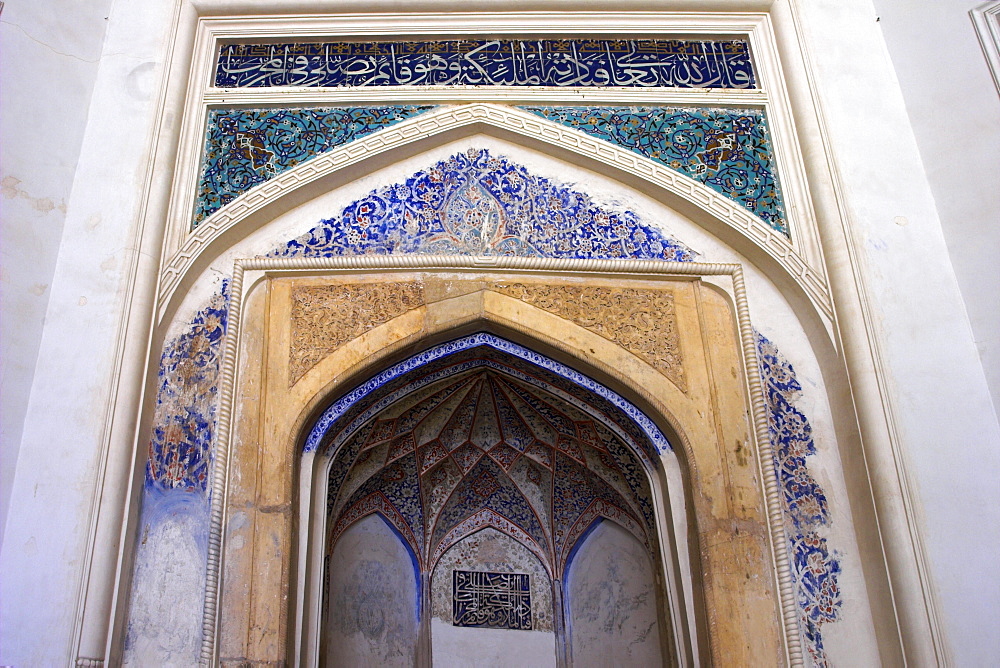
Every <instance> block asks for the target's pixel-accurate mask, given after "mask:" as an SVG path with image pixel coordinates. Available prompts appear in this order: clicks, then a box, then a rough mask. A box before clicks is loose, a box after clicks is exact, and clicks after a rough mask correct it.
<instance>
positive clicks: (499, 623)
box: [451, 571, 531, 631]
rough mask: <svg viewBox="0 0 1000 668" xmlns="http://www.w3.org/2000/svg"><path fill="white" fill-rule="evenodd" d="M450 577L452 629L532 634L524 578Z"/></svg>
mask: <svg viewBox="0 0 1000 668" xmlns="http://www.w3.org/2000/svg"><path fill="white" fill-rule="evenodd" d="M451 573H452V595H453V600H454V607H453V613H454V619H455V620H454V624H455V626H476V627H482V628H491V629H515V630H523V631H530V630H531V586H530V582H529V576H528V575H527V574H525V573H484V572H480V571H452V572H451Z"/></svg>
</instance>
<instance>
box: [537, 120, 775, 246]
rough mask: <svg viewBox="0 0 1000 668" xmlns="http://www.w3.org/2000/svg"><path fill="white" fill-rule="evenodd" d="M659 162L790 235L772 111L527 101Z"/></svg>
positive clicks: (601, 137) (595, 135) (589, 131)
mask: <svg viewBox="0 0 1000 668" xmlns="http://www.w3.org/2000/svg"><path fill="white" fill-rule="evenodd" d="M521 108H522V109H525V110H527V111H530V112H532V113H534V114H538V115H539V116H542V117H544V118H547V119H549V120H551V121H555V122H557V123H561V124H563V125H566V126H569V127H571V128H574V129H576V130H581V131H583V132H586V133H587V134H588V135H590V136H591V137H598V138H600V139H603V140H605V141H608V142H611V143H612V144H617V145H618V146H621V147H623V148H626V149H628V150H630V151H633V152H634V153H638V154H639V155H641V156H643V157H645V158H649V159H651V160H655V161H656V162H658V163H660V164H662V165H666V166H667V167H670V168H671V169H674V170H676V171H678V172H680V173H681V174H684V175H685V176H689V177H691V178H692V179H694V180H696V181H698V182H699V183H703V184H705V185H706V186H708V187H709V188H711V189H712V190H714V191H716V192H717V193H719V194H721V195H725V196H726V197H728V198H730V199H732V200H733V201H735V202H737V203H739V204H740V205H742V206H743V207H745V208H746V209H747V210H748V211H750V212H751V213H752V214H754V215H755V216H757V217H758V218H760V219H761V220H763V221H764V222H766V223H767V224H768V225H769V226H770V227H771V228H773V229H775V230H777V231H778V232H781V233H782V234H784V235H786V236H787V235H788V223H787V221H786V219H785V207H784V204H783V203H782V197H781V189H780V187H779V186H778V177H777V173H776V171H775V165H774V158H773V155H774V151H773V148H772V146H771V138H770V132H769V131H768V127H767V119H766V118H765V116H764V112H762V111H758V110H753V109H708V108H690V107H533V106H526V107H521Z"/></svg>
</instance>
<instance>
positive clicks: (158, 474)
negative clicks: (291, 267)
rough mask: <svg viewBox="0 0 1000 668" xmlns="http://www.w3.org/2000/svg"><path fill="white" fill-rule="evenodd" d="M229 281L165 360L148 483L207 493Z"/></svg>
mask: <svg viewBox="0 0 1000 668" xmlns="http://www.w3.org/2000/svg"><path fill="white" fill-rule="evenodd" d="M228 308H229V282H228V281H224V282H223V283H222V287H221V289H220V291H219V292H218V293H216V294H215V295H213V296H212V299H211V300H210V301H209V303H208V305H207V306H205V308H203V309H201V310H200V311H198V313H197V314H195V316H194V318H193V319H192V320H191V324H190V325H188V327H187V328H186V329H185V331H184V332H183V333H181V334H180V335H179V336H177V337H176V338H174V339H172V340H171V341H168V342H167V343H166V344H165V345H164V348H163V355H162V356H161V357H160V371H159V374H158V376H157V387H158V389H157V396H156V413H155V417H154V421H153V424H154V427H153V433H152V437H151V438H150V442H149V461H148V462H147V465H146V485H147V486H156V487H159V488H162V489H177V488H180V489H185V490H199V491H204V490H205V488H206V485H207V481H208V465H209V459H210V450H211V447H212V439H213V438H214V436H215V427H216V410H217V401H216V398H217V395H218V393H219V387H218V382H219V367H220V363H221V353H222V340H223V336H224V335H225V333H226V322H227V317H228Z"/></svg>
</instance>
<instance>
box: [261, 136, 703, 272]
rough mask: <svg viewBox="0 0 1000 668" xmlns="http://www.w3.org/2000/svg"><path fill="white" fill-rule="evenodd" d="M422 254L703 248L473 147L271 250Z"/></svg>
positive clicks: (607, 254)
mask: <svg viewBox="0 0 1000 668" xmlns="http://www.w3.org/2000/svg"><path fill="white" fill-rule="evenodd" d="M398 253H421V254H438V255H515V256H534V257H564V258H590V257H598V258H650V259H658V260H672V261H685V260H692V259H694V257H695V255H696V254H695V253H694V252H693V251H691V249H689V248H687V247H686V246H684V245H683V244H681V243H680V242H679V241H677V240H676V239H672V238H669V237H666V236H665V235H664V234H663V233H662V232H661V231H659V230H658V229H656V228H655V227H652V226H650V225H648V224H645V223H644V222H642V221H641V220H639V218H638V217H637V216H636V215H635V214H634V213H632V212H631V211H611V210H608V209H605V208H602V207H600V206H598V205H597V204H595V203H594V202H593V200H591V198H590V197H589V196H588V195H585V194H584V193H581V192H578V191H575V190H572V189H570V188H568V187H566V186H564V185H562V184H559V183H556V182H555V181H551V180H549V179H546V178H542V177H539V176H535V175H533V174H531V173H530V172H528V170H527V169H525V168H524V167H522V166H520V165H517V164H514V163H512V162H510V161H509V160H508V159H507V158H504V157H502V156H494V155H492V154H491V153H490V152H489V151H487V150H484V149H469V150H468V151H466V152H465V153H457V154H455V155H453V156H451V157H450V158H448V159H446V160H442V161H441V162H438V163H437V164H435V165H434V166H433V167H431V168H430V169H427V170H423V171H420V172H417V173H416V174H414V175H413V176H411V177H410V178H408V179H406V181H405V182H403V183H397V184H393V185H388V186H383V187H381V188H378V189H377V190H373V191H372V192H371V193H369V194H368V195H367V196H366V197H364V198H362V199H360V200H358V201H356V202H354V203H352V204H350V205H348V206H347V207H346V208H345V209H344V210H343V212H341V213H340V214H338V215H337V216H336V217H334V218H329V219H327V220H324V221H321V222H320V224H319V225H317V226H316V227H314V228H313V229H311V230H309V231H308V232H306V233H305V234H304V235H302V236H300V237H299V238H297V239H294V240H292V241H290V242H288V243H287V244H285V245H284V246H283V247H280V248H278V249H276V250H275V251H273V252H272V253H270V256H271V257H295V256H305V257H333V256H338V255H355V254H375V255H389V254H398Z"/></svg>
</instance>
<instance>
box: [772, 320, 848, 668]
mask: <svg viewBox="0 0 1000 668" xmlns="http://www.w3.org/2000/svg"><path fill="white" fill-rule="evenodd" d="M757 357H758V360H759V363H760V369H761V377H762V380H763V384H764V388H763V389H764V394H765V399H766V401H767V406H768V409H769V411H768V429H769V431H770V433H771V444H772V447H773V448H774V467H775V473H776V474H777V476H778V482H779V483H780V486H781V489H782V492H783V496H782V501H783V503H782V505H783V509H784V519H785V531H786V533H787V536H788V552H789V557H790V559H791V562H792V572H793V574H794V577H795V582H796V585H797V592H796V594H797V599H798V606H799V626H800V630H801V632H802V635H803V640H804V641H805V646H806V649H807V650H808V652H809V655H810V657H811V658H812V661H813V663H814V664H815V665H817V666H826V665H828V662H827V658H826V651H825V650H824V648H823V635H822V632H821V627H822V625H823V624H825V623H827V622H835V621H837V620H838V619H839V618H840V608H841V603H842V601H841V597H840V586H839V584H838V582H837V579H838V577H839V575H840V559H839V557H838V556H837V554H836V552H831V551H830V549H829V547H828V546H827V541H826V538H825V537H823V536H822V535H821V534H820V533H819V530H820V529H821V528H822V527H824V526H826V525H828V524H829V522H830V509H829V504H828V502H827V499H826V495H825V494H824V492H823V489H822V488H821V487H820V485H819V483H818V482H817V481H816V479H815V478H813V477H812V474H811V473H810V472H809V469H808V468H807V466H806V457H808V456H810V455H813V454H815V453H816V445H815V443H814V442H813V437H812V427H811V426H810V425H809V421H808V419H807V418H806V416H805V415H804V414H803V413H802V412H801V411H800V410H798V409H797V408H795V406H794V405H793V404H794V402H795V400H796V399H797V398H798V396H799V394H800V393H801V392H802V386H801V385H800V384H799V381H798V380H797V379H796V377H795V370H794V369H793V368H792V365H791V364H789V363H788V361H787V360H786V359H785V358H784V356H782V355H781V353H780V352H779V351H778V349H777V348H776V347H775V345H774V344H773V343H771V342H770V341H769V340H768V339H766V338H765V337H764V336H762V335H760V334H757Z"/></svg>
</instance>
